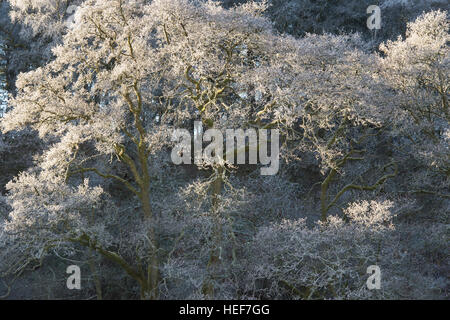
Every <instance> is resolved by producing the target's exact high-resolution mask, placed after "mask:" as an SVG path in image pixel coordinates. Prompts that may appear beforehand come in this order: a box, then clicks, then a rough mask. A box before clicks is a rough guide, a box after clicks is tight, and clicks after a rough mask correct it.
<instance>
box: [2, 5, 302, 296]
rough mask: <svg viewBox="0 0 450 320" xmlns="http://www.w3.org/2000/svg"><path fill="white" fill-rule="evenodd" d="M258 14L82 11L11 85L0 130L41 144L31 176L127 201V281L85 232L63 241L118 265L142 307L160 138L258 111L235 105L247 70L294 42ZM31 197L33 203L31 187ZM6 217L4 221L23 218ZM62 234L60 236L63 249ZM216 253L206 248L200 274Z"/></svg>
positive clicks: (212, 8) (240, 121) (153, 270)
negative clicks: (139, 239)
mask: <svg viewBox="0 0 450 320" xmlns="http://www.w3.org/2000/svg"><path fill="white" fill-rule="evenodd" d="M263 9H264V5H259V4H255V3H248V4H244V5H242V6H239V7H236V8H233V9H230V10H225V9H223V8H221V7H220V6H219V5H218V4H217V3H214V2H206V3H205V2H201V1H184V0H179V1H164V0H160V1H152V2H151V3H148V2H147V1H114V2H110V1H94V0H91V1H85V2H84V3H83V4H82V5H81V6H80V7H79V9H78V10H77V20H76V22H77V23H76V24H75V25H74V27H73V29H71V30H69V31H68V33H67V35H65V36H64V38H63V43H62V44H61V45H58V46H56V47H55V48H54V49H53V51H52V52H53V54H54V56H55V58H54V59H53V60H52V61H51V62H49V63H48V64H46V65H44V66H42V67H40V68H38V69H36V70H33V71H30V72H27V73H23V74H21V75H20V76H19V78H18V81H17V83H16V85H17V88H18V94H17V97H16V98H15V99H13V100H12V102H11V103H12V105H13V109H12V110H11V111H10V112H9V113H8V114H7V115H6V117H5V119H4V120H3V121H2V124H3V127H4V129H5V130H6V131H9V130H14V129H17V128H22V127H24V126H26V125H30V126H31V127H32V128H35V129H36V130H38V132H39V134H40V136H41V137H42V138H43V139H44V140H45V141H46V142H47V143H48V148H47V150H46V151H45V153H44V154H43V155H42V156H41V157H40V162H39V169H38V171H37V173H35V174H34V175H35V176H36V177H39V176H42V177H50V176H51V177H55V179H59V180H58V181H64V182H65V183H67V184H68V185H71V186H73V187H76V186H77V185H78V184H80V183H81V182H82V180H83V179H81V180H80V179H79V178H83V177H86V176H89V177H92V179H94V180H95V179H97V180H95V181H99V180H98V178H105V179H112V180H114V181H116V182H118V183H119V184H120V185H122V187H123V188H124V190H127V191H128V192H129V194H130V195H131V196H134V197H136V199H137V200H138V201H139V203H140V206H141V209H142V210H141V211H142V215H141V216H138V217H136V219H138V220H142V221H143V222H144V224H143V225H145V226H146V227H147V230H146V231H145V233H144V235H145V236H146V237H147V239H148V241H149V243H147V246H148V250H149V252H150V253H149V254H148V255H146V260H145V261H144V263H145V264H146V267H145V268H142V269H139V270H140V271H139V272H137V271H133V270H135V269H133V268H132V265H131V264H127V263H125V260H124V259H123V258H122V257H120V256H118V255H112V254H109V253H107V252H106V251H105V250H106V249H105V247H103V246H101V245H100V244H101V243H102V242H98V240H94V239H93V238H92V236H91V235H90V234H89V233H88V232H84V231H80V232H79V234H78V237H75V238H74V237H73V236H71V237H70V239H71V241H74V240H76V241H78V243H79V244H82V245H86V246H91V247H93V248H94V249H95V250H97V252H99V253H100V254H103V255H104V256H105V257H107V258H109V259H111V260H113V261H115V262H116V263H118V264H119V265H120V266H122V267H123V268H124V269H125V271H126V272H127V273H128V274H130V275H131V276H132V277H133V278H134V279H136V280H137V281H138V282H139V284H140V285H141V289H142V296H143V297H146V296H148V297H151V298H156V297H157V296H158V286H159V281H160V278H159V275H158V273H159V259H158V258H159V257H158V255H159V244H158V231H157V228H156V222H155V221H156V217H155V215H156V213H155V212H154V210H153V209H152V197H151V192H150V189H151V185H152V183H155V181H157V180H156V178H154V177H155V176H159V177H160V179H163V178H164V175H165V172H166V171H167V160H168V159H167V155H168V154H167V152H166V150H165V149H166V147H167V146H169V145H170V144H171V141H170V135H171V133H172V129H173V128H176V127H179V126H187V125H188V124H189V123H192V120H195V119H200V120H202V122H203V123H204V125H205V126H206V127H208V128H212V127H214V128H230V127H236V126H239V127H245V126H246V125H249V124H246V123H248V122H249V121H248V120H247V119H248V118H252V117H253V116H254V114H255V113H256V112H257V111H259V110H258V109H255V108H254V106H253V105H252V103H251V101H250V100H249V99H246V98H245V97H246V96H248V94H247V91H248V90H251V86H252V84H251V81H250V80H251V78H250V77H251V74H252V73H251V70H254V69H263V68H268V67H269V66H270V65H272V64H275V63H276V61H277V60H279V57H280V56H281V53H282V52H283V51H284V49H285V48H284V44H285V43H288V44H289V43H293V42H294V40H293V39H288V38H284V37H280V36H277V35H276V34H275V33H273V32H272V29H271V27H270V22H269V21H268V20H267V19H265V18H263V17H261V12H262V10H263ZM291 46H292V45H291ZM265 77H268V78H270V77H272V78H274V77H276V75H273V74H271V73H266V74H265ZM263 81H265V78H262V79H261V80H259V82H263ZM270 81H271V80H270ZM253 86H254V84H253ZM118 165H121V166H122V167H123V168H126V171H128V172H127V173H123V171H122V172H120V170H117V166H118ZM223 170H224V167H223V165H222V166H219V169H217V170H216V174H217V172H219V174H218V175H217V177H216V178H213V179H212V181H213V183H212V185H213V187H212V189H213V191H212V205H213V207H214V206H215V205H216V204H215V203H217V201H216V200H215V199H216V198H217V197H218V195H219V194H220V192H221V188H222V187H221V184H222V176H223V173H224V171H223ZM61 179H62V180H61ZM42 180H43V181H46V180H49V183H50V181H51V180H52V179H50V178H48V179H47V178H43V179H42ZM162 181H164V180H162ZM97 183H99V182H97ZM14 186H15V187H14V188H11V187H10V192H12V193H17V192H18V191H17V190H19V189H20V187H19V186H22V187H23V188H25V189H29V187H30V186H32V184H29V183H27V182H25V180H24V179H19V180H17V182H16V184H15V185H14ZM34 187H36V189H37V192H38V193H36V194H39V193H40V191H39V189H40V188H42V187H37V186H33V188H34ZM55 192H56V190H55ZM25 194H27V195H30V197H31V196H33V197H34V196H35V195H34V193H25ZM22 198H23V197H14V196H12V197H11V198H10V199H11V201H12V207H13V208H18V207H21V205H20V204H19V203H17V202H20V201H21V199H22ZM23 200H24V201H38V202H41V201H39V200H37V199H34V200H30V199H28V200H25V199H23ZM153 201H156V199H155V200H153ZM15 203H16V204H15ZM16 205H17V207H16ZM61 206H63V207H64V205H61ZM17 210H18V209H17ZM17 210H16V209H14V210H13V211H12V213H11V217H12V219H13V220H16V219H20V216H21V215H22V214H24V213H25V212H19V211H17ZM55 214H57V212H55ZM47 218H49V220H48V223H53V222H52V221H51V217H47ZM68 230H70V228H69V229H67V230H66V231H65V232H68ZM77 230H78V229H77ZM65 232H62V234H60V235H61V236H62V238H61V239H65V240H67V239H68V238H67V234H66V233H65ZM216 241H218V240H216ZM93 243H94V244H93ZM217 250H219V249H218V245H217V246H216V248H215V249H214V250H213V251H212V253H211V261H212V262H211V264H214V263H215V260H216V256H217V254H216V252H218V251H217ZM205 290H206V291H207V292H208V294H210V293H211V292H212V291H211V289H210V288H206V289H205Z"/></svg>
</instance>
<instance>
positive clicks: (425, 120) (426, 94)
mask: <svg viewBox="0 0 450 320" xmlns="http://www.w3.org/2000/svg"><path fill="white" fill-rule="evenodd" d="M449 26H450V24H449V19H448V13H447V12H446V11H439V10H438V11H432V12H429V13H426V14H425V13H424V14H423V15H421V16H420V17H419V18H417V20H416V21H414V22H412V23H409V24H408V28H407V33H406V38H405V39H402V38H399V39H397V40H396V41H389V42H387V43H386V44H383V45H381V47H380V49H381V51H382V53H383V54H384V56H383V57H381V58H380V61H379V62H380V68H381V74H382V79H383V80H384V81H385V82H386V83H387V84H388V85H389V86H390V87H391V88H392V89H394V90H395V92H396V94H395V101H393V102H392V105H393V106H395V109H394V114H395V117H394V118H395V119H396V121H395V124H396V126H397V128H398V129H399V130H400V131H401V132H402V134H403V135H404V136H406V137H408V139H409V140H410V142H412V143H413V145H414V147H413V150H414V151H413V153H414V157H415V158H417V159H419V160H420V161H422V162H424V163H426V164H427V165H429V166H430V168H431V170H430V171H431V172H430V173H431V174H428V177H425V179H422V180H424V181H421V182H420V181H419V184H420V185H419V189H422V188H421V186H423V185H426V184H430V178H431V177H433V176H434V178H436V176H437V178H438V180H436V179H434V181H435V182H434V183H433V182H431V184H435V183H436V181H440V183H439V182H438V185H441V186H442V187H445V185H448V178H449V177H450V175H449V174H450V150H449V132H450V107H449V101H448V99H449V88H450V86H449V83H450V81H449V74H450V64H449V62H450V49H449V46H448V44H449V41H450V33H449V32H450V29H449ZM406 145H407V144H405V146H406ZM433 171H434V173H433ZM418 180H420V179H418ZM427 180H428V181H427ZM441 190H443V189H442V188H441ZM422 191H425V192H427V191H426V190H422ZM428 191H430V190H428Z"/></svg>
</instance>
